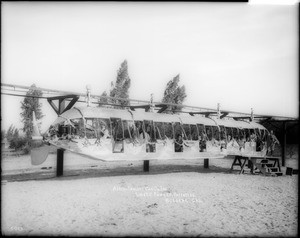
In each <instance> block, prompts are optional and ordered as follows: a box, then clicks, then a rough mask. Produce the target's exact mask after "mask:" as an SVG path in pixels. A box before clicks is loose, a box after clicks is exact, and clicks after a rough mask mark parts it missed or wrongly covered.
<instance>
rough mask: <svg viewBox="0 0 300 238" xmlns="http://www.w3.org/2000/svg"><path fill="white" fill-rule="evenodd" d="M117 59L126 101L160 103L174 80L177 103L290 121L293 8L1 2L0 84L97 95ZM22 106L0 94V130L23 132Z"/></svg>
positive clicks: (294, 73)
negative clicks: (180, 96)
mask: <svg viewBox="0 0 300 238" xmlns="http://www.w3.org/2000/svg"><path fill="white" fill-rule="evenodd" d="M125 59H126V60H127V62H128V73H129V76H130V78H131V87H130V92H129V95H130V98H132V99H140V100H149V99H150V95H151V93H153V94H154V101H161V100H162V97H163V92H164V89H165V86H166V84H167V83H168V81H169V80H171V79H173V77H175V76H176V75H177V74H180V85H185V87H186V94H187V98H186V100H185V102H184V104H187V105H191V106H198V107H207V108H216V107H217V104H218V103H220V105H221V109H224V110H230V111H238V112H244V113H250V110H251V108H253V109H254V113H255V114H267V115H275V116H288V117H298V106H299V100H298V94H299V92H298V90H299V86H298V8H297V5H282V4H281V5H261V4H260V5H253V4H247V3H201V2H198V3H197V2H190V3H183V2H177V3H176V2H175V3H167V2H165V3H154V2H153V3H146V2H140V3H129V2H127V3H121V2H106V3H104V2H86V3H85V2H71V3H69V2H64V3H61V2H2V3H1V82H2V83H8V84H17V85H24V86H30V85H32V84H33V83H35V84H36V86H38V87H42V88H49V89H56V90H65V91H75V92H80V93H85V90H86V85H90V86H91V88H92V94H99V95H100V94H101V93H102V92H103V91H104V90H107V91H108V90H109V87H110V84H111V81H114V80H115V79H116V76H117V70H118V69H119V67H120V65H121V63H122V62H123V61H124V60H125ZM21 100H23V98H16V97H12V96H4V95H1V125H2V128H3V129H6V130H7V128H8V127H9V125H11V124H14V125H15V126H16V127H17V128H21V127H22V123H21V118H20V112H21V109H20V105H21V104H20V102H21ZM41 102H42V104H43V113H44V114H45V117H44V119H43V121H42V129H43V130H46V128H48V127H49V126H50V124H51V122H52V121H54V120H55V118H56V114H55V112H54V111H53V109H51V107H50V106H49V105H48V102H47V101H46V100H41Z"/></svg>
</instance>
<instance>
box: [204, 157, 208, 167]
mask: <svg viewBox="0 0 300 238" xmlns="http://www.w3.org/2000/svg"><path fill="white" fill-rule="evenodd" d="M204 168H205V169H208V168H209V159H204Z"/></svg>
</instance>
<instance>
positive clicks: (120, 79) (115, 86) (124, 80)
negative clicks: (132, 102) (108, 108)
mask: <svg viewBox="0 0 300 238" xmlns="http://www.w3.org/2000/svg"><path fill="white" fill-rule="evenodd" d="M129 88H130V78H129V75H128V65H127V61H126V60H124V62H123V63H122V64H121V67H120V68H119V70H118V74H117V79H116V82H115V83H113V82H112V84H111V90H110V93H109V96H110V97H117V98H125V99H128V98H129ZM111 102H112V103H115V104H120V105H121V106H127V105H129V101H124V100H118V99H112V100H111Z"/></svg>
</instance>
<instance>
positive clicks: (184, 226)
mask: <svg viewBox="0 0 300 238" xmlns="http://www.w3.org/2000/svg"><path fill="white" fill-rule="evenodd" d="M55 158H56V155H55V154H52V155H50V157H49V159H48V160H47V161H46V163H44V164H43V165H41V166H35V167H34V166H31V164H30V158H29V156H21V157H13V158H12V157H8V158H2V163H1V165H2V181H1V188H2V193H1V203H2V204H1V205H2V217H1V218H2V219H1V220H2V223H1V226H2V227H1V230H2V233H4V234H5V235H67V236H99V235H102V236H109V235H117V236H124V235H150V236H177V235H186V236H199V235H200V236H236V237H240V236H263V237H265V236H272V237H274V236H296V235H297V227H298V222H297V221H298V175H293V176H281V177H264V176H262V175H250V174H244V175H239V174H237V173H235V172H233V173H229V168H230V166H231V163H232V159H223V160H210V162H209V163H210V168H209V169H204V168H203V161H194V160H177V161H176V160H173V161H156V162H150V172H143V164H142V161H139V162H122V163H119V162H118V163H103V162H98V161H94V160H89V159H85V158H82V157H81V156H77V155H74V154H71V153H65V164H64V166H65V172H64V176H63V177H59V178H56V177H55V167H56V165H55V164H56V161H55ZM286 164H287V166H291V167H294V168H296V167H295V166H298V163H297V160H296V159H292V160H287V162H286ZM50 167H52V168H50ZM284 169H285V168H283V170H284Z"/></svg>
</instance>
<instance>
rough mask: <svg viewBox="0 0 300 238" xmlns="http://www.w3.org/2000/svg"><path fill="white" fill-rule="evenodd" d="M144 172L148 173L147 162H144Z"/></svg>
mask: <svg viewBox="0 0 300 238" xmlns="http://www.w3.org/2000/svg"><path fill="white" fill-rule="evenodd" d="M144 172H149V160H144Z"/></svg>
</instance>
